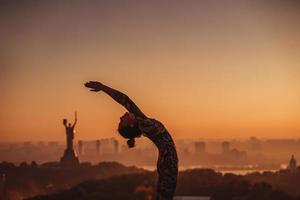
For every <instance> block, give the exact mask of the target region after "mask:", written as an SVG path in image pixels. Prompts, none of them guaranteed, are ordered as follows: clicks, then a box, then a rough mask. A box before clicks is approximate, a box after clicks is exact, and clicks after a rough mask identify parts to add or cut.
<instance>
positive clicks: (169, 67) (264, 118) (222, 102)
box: [0, 0, 300, 141]
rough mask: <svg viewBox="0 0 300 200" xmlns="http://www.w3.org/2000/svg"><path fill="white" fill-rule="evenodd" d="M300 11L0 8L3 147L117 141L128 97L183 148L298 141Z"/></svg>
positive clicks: (229, 5)
mask: <svg viewBox="0 0 300 200" xmlns="http://www.w3.org/2000/svg"><path fill="white" fill-rule="evenodd" d="M299 8H300V3H297V2H294V1H272V2H268V1H256V0H254V1H253V0H246V1H222V2H214V1H213V2H212V1H163V2H161V1H151V2H149V1H126V2H124V1H116V2H115V1H114V2H110V1H98V2H93V4H92V3H89V2H69V3H68V2H65V1H58V2H55V1H45V2H39V1H37V2H34V1H26V2H21V3H20V2H18V3H17V2H16V1H7V2H2V3H0V25H1V27H2V28H1V31H0V39H1V47H0V58H1V59H0V66H1V67H0V69H1V73H0V89H1V92H2V96H1V101H0V108H1V114H0V122H1V124H0V135H1V140H0V141H31V140H33V141H39V140H60V141H63V140H64V139H65V130H64V127H63V124H62V119H63V118H67V119H68V120H70V121H72V122H73V120H74V117H73V113H74V111H77V112H78V118H79V120H78V126H77V127H76V131H77V134H76V136H75V138H76V139H77V140H81V139H82V140H93V139H97V138H103V137H119V136H117V131H116V130H117V125H118V122H119V117H120V116H121V115H122V114H123V113H124V112H125V110H124V109H123V108H122V107H121V106H119V105H118V104H116V103H115V102H113V101H112V100H111V99H110V98H109V97H107V96H106V95H105V94H103V93H98V94H95V93H91V92H89V91H88V90H87V89H86V88H84V86H83V84H84V82H85V81H89V80H98V81H101V82H103V83H105V84H107V85H109V86H111V87H114V88H116V89H119V90H121V91H122V92H124V93H126V94H127V95H128V96H129V97H131V98H132V99H133V100H134V101H135V102H136V103H137V105H139V107H140V108H141V109H142V110H143V111H144V113H145V114H146V115H147V116H149V117H153V118H156V119H158V120H160V121H162V122H163V123H164V125H165V126H166V127H167V129H168V130H169V131H170V132H171V133H172V135H173V136H174V139H175V140H176V139H178V138H216V139H217V138H249V137H250V136H256V137H258V138H296V139H297V138H299V135H300V79H299V77H300V53H299V52H300V37H299V35H300V23H299V19H300V12H299Z"/></svg>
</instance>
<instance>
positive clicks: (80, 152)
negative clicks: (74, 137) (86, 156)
mask: <svg viewBox="0 0 300 200" xmlns="http://www.w3.org/2000/svg"><path fill="white" fill-rule="evenodd" d="M78 151H79V155H83V142H82V140H79V141H78Z"/></svg>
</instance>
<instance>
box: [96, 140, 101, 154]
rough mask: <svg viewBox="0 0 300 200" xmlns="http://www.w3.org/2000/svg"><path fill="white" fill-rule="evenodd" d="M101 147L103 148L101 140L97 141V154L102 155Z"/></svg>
mask: <svg viewBox="0 0 300 200" xmlns="http://www.w3.org/2000/svg"><path fill="white" fill-rule="evenodd" d="M100 146H101V142H100V140H96V153H97V154H100Z"/></svg>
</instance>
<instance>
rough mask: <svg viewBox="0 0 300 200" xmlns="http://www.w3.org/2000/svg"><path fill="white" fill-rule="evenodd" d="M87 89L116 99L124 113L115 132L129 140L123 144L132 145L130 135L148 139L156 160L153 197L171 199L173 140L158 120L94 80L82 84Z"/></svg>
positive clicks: (174, 170) (173, 186)
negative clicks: (155, 148)
mask: <svg viewBox="0 0 300 200" xmlns="http://www.w3.org/2000/svg"><path fill="white" fill-rule="evenodd" d="M85 86H86V87H88V88H90V89H91V91H94V92H98V91H103V92H105V93H106V94H108V95H109V96H110V97H111V98H113V99H114V100H115V101H116V102H118V103H119V104H121V105H122V106H124V107H125V108H126V109H127V110H128V112H129V113H128V112H127V113H125V114H124V115H123V116H122V117H121V118H120V123H119V128H118V130H119V133H120V134H121V135H122V136H123V137H125V138H127V139H129V140H128V141H127V144H128V146H129V147H134V143H135V141H134V138H135V137H140V136H141V134H142V133H143V135H144V136H146V137H147V138H149V139H150V140H151V141H152V142H153V143H154V144H155V145H156V147H157V148H158V151H159V157H158V161H157V172H158V183H157V198H156V199H157V200H171V199H173V196H174V192H175V189H176V183H177V174H178V158H177V153H176V148H175V145H174V142H173V139H172V137H171V135H170V134H169V132H168V131H167V130H166V128H165V127H164V126H163V124H162V123H160V122H159V121H157V120H155V119H150V118H148V117H147V116H146V115H145V114H144V113H143V112H142V111H141V110H140V109H139V108H138V107H137V105H135V103H134V102H133V101H132V100H131V99H130V98H129V97H128V96H127V95H125V94H123V93H122V92H119V91H117V90H115V89H112V88H110V87H108V86H106V85H104V84H102V83H99V82H97V81H90V82H87V83H85Z"/></svg>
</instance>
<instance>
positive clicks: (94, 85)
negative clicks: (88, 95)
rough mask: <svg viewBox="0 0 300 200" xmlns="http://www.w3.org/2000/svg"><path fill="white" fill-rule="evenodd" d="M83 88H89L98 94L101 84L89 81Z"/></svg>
mask: <svg viewBox="0 0 300 200" xmlns="http://www.w3.org/2000/svg"><path fill="white" fill-rule="evenodd" d="M84 86H85V87H87V88H90V91H93V92H99V91H100V90H102V88H103V84H102V83H100V82H98V81H89V82H86V83H85V84H84Z"/></svg>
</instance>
